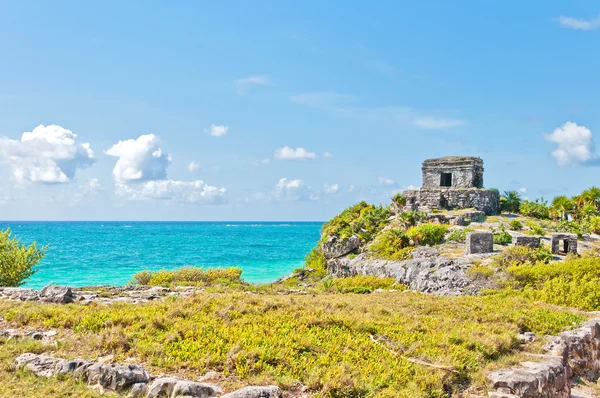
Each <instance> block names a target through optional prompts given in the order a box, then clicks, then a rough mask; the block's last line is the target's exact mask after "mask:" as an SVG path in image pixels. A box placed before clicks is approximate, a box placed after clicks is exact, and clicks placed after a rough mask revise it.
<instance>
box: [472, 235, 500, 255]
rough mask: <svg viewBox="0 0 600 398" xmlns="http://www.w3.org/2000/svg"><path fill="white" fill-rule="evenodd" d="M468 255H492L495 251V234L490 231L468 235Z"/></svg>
mask: <svg viewBox="0 0 600 398" xmlns="http://www.w3.org/2000/svg"><path fill="white" fill-rule="evenodd" d="M466 244H467V254H477V253H491V252H493V251H494V234H493V233H491V232H488V231H476V232H469V233H468V234H467V240H466Z"/></svg>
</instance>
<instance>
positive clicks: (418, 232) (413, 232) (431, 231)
mask: <svg viewBox="0 0 600 398" xmlns="http://www.w3.org/2000/svg"><path fill="white" fill-rule="evenodd" d="M446 231H448V226H447V225H444V224H432V223H426V224H421V225H418V226H415V227H410V228H409V229H407V230H406V236H407V237H408V238H409V239H411V240H412V241H413V242H414V244H415V246H425V245H427V246H433V245H437V244H439V243H443V242H444V236H445V235H446Z"/></svg>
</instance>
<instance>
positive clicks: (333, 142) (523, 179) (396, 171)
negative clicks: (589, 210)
mask: <svg viewBox="0 0 600 398" xmlns="http://www.w3.org/2000/svg"><path fill="white" fill-rule="evenodd" d="M170 3H172V4H170ZM372 3H373V2H371V3H367V2H362V3H358V2H322V1H305V2H292V1H270V2H267V1H252V2H250V1H247V2H246V1H230V2H228V1H222V2H200V1H189V2H185V1H179V2H152V1H143V2H142V1H139V2H137V1H127V2H116V1H114V2H112V1H105V2H75V1H73V2H65V1H57V2H52V3H51V2H45V1H44V2H42V1H27V2H25V1H24V2H8V1H7V2H2V1H0V51H1V53H2V54H3V62H0V137H2V138H0V219H20V220H23V219H38V220H45V219H49V220H121V219H125V220H324V219H328V218H330V217H331V216H333V215H334V214H336V213H337V212H338V211H339V210H341V209H342V208H344V207H346V206H348V205H350V204H352V203H354V202H356V201H358V200H361V199H366V200H368V201H371V202H375V203H381V202H383V203H388V202H389V197H390V196H391V195H392V194H393V193H394V192H397V191H400V190H402V189H405V188H406V187H409V186H419V185H420V183H421V181H420V180H421V177H420V164H421V162H422V160H424V159H426V158H431V157H438V156H445V155H475V156H481V157H482V158H483V159H484V162H485V168H486V172H485V177H484V179H485V181H484V182H485V185H486V186H487V187H496V188H499V189H500V190H508V189H515V190H521V192H522V193H523V196H526V197H529V198H536V197H539V196H544V197H546V198H551V197H553V196H555V195H559V194H569V195H570V194H575V193H577V192H579V191H581V190H582V189H584V188H587V187H589V186H591V185H594V184H595V185H600V178H599V174H598V173H599V171H600V168H599V167H598V166H599V165H600V161H599V160H598V151H597V150H596V149H595V147H594V138H596V139H598V136H600V113H599V112H598V109H600V97H599V96H598V92H599V91H600V90H599V88H600V79H598V71H599V70H600V68H599V67H600V53H599V52H598V45H599V43H600V5H599V4H598V3H597V2H595V1H574V2H562V1H561V2H559V1H531V2H517V1H505V2H479V1H462V2H446V1H424V2H418V4H417V2H397V1H389V2H385V1H381V2H376V3H375V4H372ZM40 125H41V127H38V126H40ZM23 133H31V134H26V135H23ZM75 135H76V136H75ZM87 144H89V145H87Z"/></svg>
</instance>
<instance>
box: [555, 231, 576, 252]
mask: <svg viewBox="0 0 600 398" xmlns="http://www.w3.org/2000/svg"><path fill="white" fill-rule="evenodd" d="M569 253H573V254H577V235H576V234H564V233H556V234H552V254H561V255H566V254H569Z"/></svg>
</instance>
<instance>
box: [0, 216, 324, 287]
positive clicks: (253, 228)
mask: <svg viewBox="0 0 600 398" xmlns="http://www.w3.org/2000/svg"><path fill="white" fill-rule="evenodd" d="M321 225H322V223H320V222H29V221H28V222H24V221H12V222H0V229H5V228H7V227H10V228H11V229H12V231H13V233H14V234H15V235H16V236H18V237H19V238H20V239H21V241H22V243H27V244H28V243H31V242H33V241H36V242H37V243H38V244H42V245H46V244H47V245H50V247H49V248H48V251H47V253H46V257H45V258H44V259H43V260H42V262H41V263H40V266H39V267H38V272H37V273H36V274H35V275H33V277H31V279H29V280H28V282H27V283H26V284H25V286H26V287H33V288H41V287H43V286H45V285H47V284H49V283H56V284H60V285H68V286H72V287H77V286H89V285H115V286H122V285H125V284H126V283H127V282H129V281H130V280H131V277H132V275H133V274H135V273H136V272H138V271H141V270H144V269H149V270H159V269H162V268H164V269H172V268H178V267H181V266H184V265H194V266H202V267H219V266H220V267H225V266H238V267H241V268H242V270H243V272H242V278H243V279H244V280H245V281H248V282H252V283H265V282H272V281H274V280H276V279H277V278H279V277H281V276H284V275H286V274H288V273H290V272H291V271H292V270H293V269H294V268H297V267H300V266H302V265H303V263H304V256H305V255H306V253H308V251H309V250H310V249H311V248H312V247H314V246H315V244H316V243H317V240H318V239H319V231H320V228H321Z"/></svg>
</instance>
